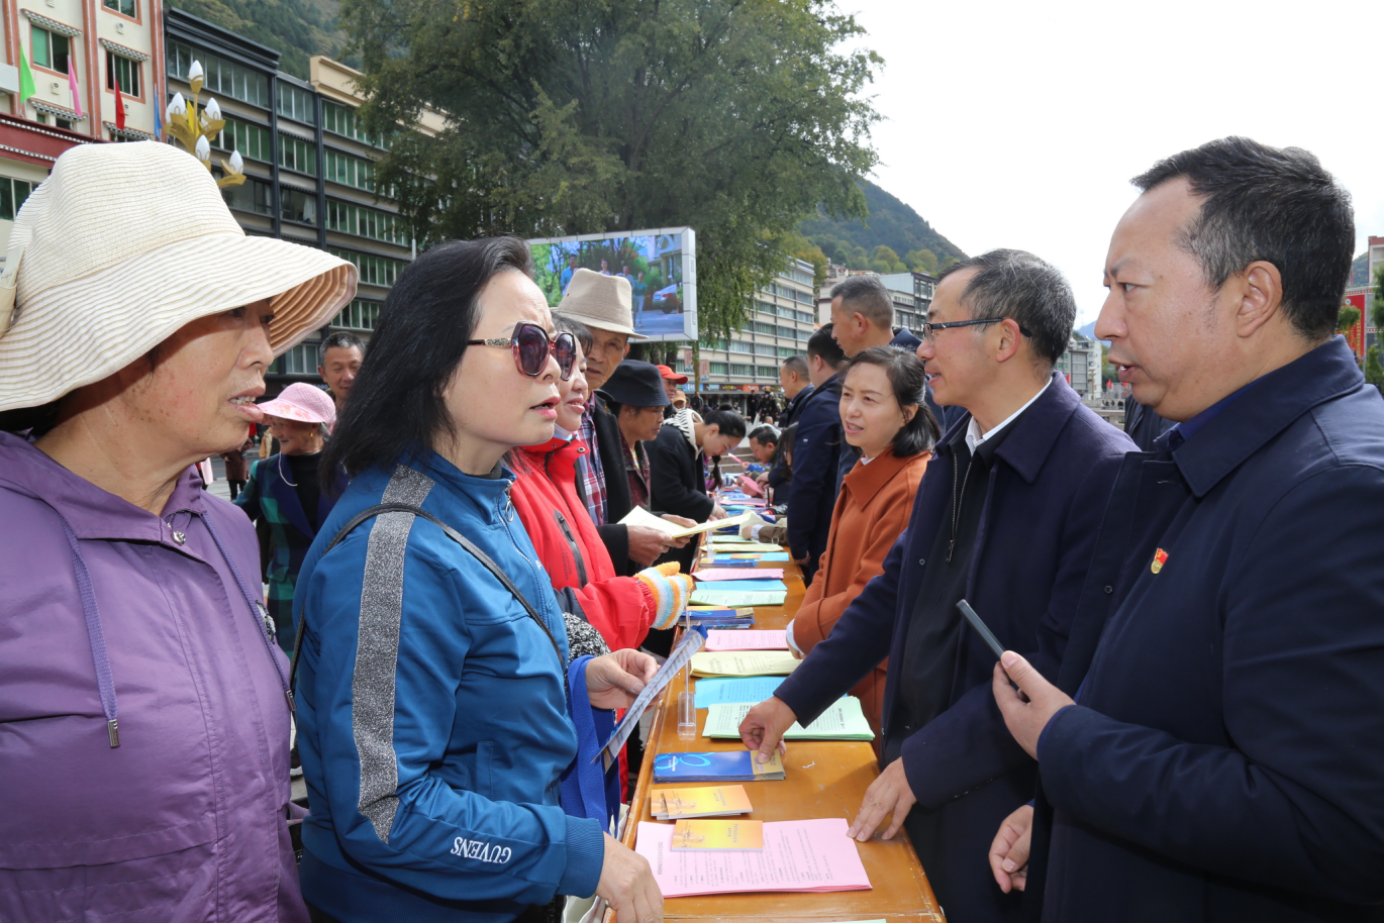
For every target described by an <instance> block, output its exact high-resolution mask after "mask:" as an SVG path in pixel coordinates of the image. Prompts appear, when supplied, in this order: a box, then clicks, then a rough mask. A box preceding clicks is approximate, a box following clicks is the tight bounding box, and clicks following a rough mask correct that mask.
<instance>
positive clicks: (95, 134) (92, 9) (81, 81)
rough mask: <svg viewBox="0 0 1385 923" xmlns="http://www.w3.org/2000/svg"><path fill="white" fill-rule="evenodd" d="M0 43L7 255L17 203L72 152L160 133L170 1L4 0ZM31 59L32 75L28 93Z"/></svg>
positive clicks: (0, 193)
mask: <svg viewBox="0 0 1385 923" xmlns="http://www.w3.org/2000/svg"><path fill="white" fill-rule="evenodd" d="M0 43H3V45H4V62H5V63H3V64H0V256H3V253H4V251H5V249H6V247H5V241H8V240H9V232H10V229H11V228H12V227H13V222H14V216H15V213H16V212H18V211H19V206H21V205H23V204H24V200H25V199H26V198H28V196H29V192H30V191H31V190H32V189H33V188H34V187H35V186H37V185H38V184H39V183H41V182H43V181H44V180H45V179H47V178H48V171H49V170H50V169H52V166H53V161H55V160H57V159H58V157H59V156H60V155H61V154H62V153H63V152H64V151H66V150H68V149H69V148H71V147H73V146H74V145H77V144H87V143H92V142H95V141H126V140H141V139H147V138H153V137H154V128H155V126H154V110H155V107H156V106H158V105H160V104H161V100H162V96H163V94H162V92H161V91H160V90H159V89H158V88H159V87H162V86H163V79H164V75H163V63H162V62H163V8H162V6H161V5H160V0H4V4H3V12H2V13H0ZM21 61H22V63H21ZM25 66H27V67H28V71H29V75H30V76H31V77H32V78H33V86H32V87H31V88H28V90H29V92H27V93H25V92H23V91H24V90H25V89H26V88H25V87H24V85H23V81H22V80H21V74H22V71H23V68H24V67H25ZM117 85H119V87H120V94H121V104H122V108H123V109H124V114H125V119H124V122H125V124H124V127H123V128H122V127H119V126H118V124H117V123H118V121H119V119H118V118H117V116H116V111H115V110H116V105H115V92H116V86H117ZM74 91H75V92H74ZM21 97H22V98H21Z"/></svg>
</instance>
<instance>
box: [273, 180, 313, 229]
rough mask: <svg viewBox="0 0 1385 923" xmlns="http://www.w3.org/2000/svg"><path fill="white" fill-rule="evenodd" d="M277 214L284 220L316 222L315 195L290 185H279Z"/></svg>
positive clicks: (300, 222)
mask: <svg viewBox="0 0 1385 923" xmlns="http://www.w3.org/2000/svg"><path fill="white" fill-rule="evenodd" d="M279 214H280V216H281V217H282V218H283V219H284V220H285V221H296V222H298V223H299V224H313V225H315V224H317V196H316V195H314V194H313V193H311V192H303V191H302V190H301V189H294V188H293V187H292V186H280V187H279Z"/></svg>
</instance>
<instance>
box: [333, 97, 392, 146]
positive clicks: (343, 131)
mask: <svg viewBox="0 0 1385 923" xmlns="http://www.w3.org/2000/svg"><path fill="white" fill-rule="evenodd" d="M322 127H323V128H324V129H326V130H327V131H330V132H335V133H336V134H339V135H343V136H345V137H347V138H350V139H352V140H353V141H360V142H361V143H362V144H370V145H374V146H375V147H378V148H382V149H384V150H389V140H388V139H387V138H380V137H375V136H372V135H371V134H370V133H369V132H367V131H366V130H365V127H364V126H362V125H361V120H360V119H359V118H357V116H356V110H355V109H352V108H351V107H350V106H343V105H342V104H341V103H334V102H332V101H330V100H326V99H324V100H323V101H322Z"/></svg>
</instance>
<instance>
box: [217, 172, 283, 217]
mask: <svg viewBox="0 0 1385 923" xmlns="http://www.w3.org/2000/svg"><path fill="white" fill-rule="evenodd" d="M272 192H273V187H272V186H270V185H269V183H265V182H261V181H260V180H257V179H254V178H253V177H246V178H245V182H244V183H241V184H240V185H239V186H227V187H226V188H225V189H223V190H221V197H222V198H223V199H225V200H226V204H227V206H229V207H230V208H234V209H238V210H240V211H243V212H253V213H254V214H256V215H268V214H271V213H272V212H273V211H274V200H273V196H272V195H271V193H272Z"/></svg>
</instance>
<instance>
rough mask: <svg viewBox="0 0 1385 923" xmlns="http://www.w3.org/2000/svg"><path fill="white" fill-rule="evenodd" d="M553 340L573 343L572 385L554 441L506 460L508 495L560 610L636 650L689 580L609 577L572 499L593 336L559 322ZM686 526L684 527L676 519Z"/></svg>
mask: <svg viewBox="0 0 1385 923" xmlns="http://www.w3.org/2000/svg"><path fill="white" fill-rule="evenodd" d="M557 323H558V326H559V328H560V329H562V330H563V333H561V334H559V336H560V337H564V336H576V337H577V342H578V345H579V347H580V351H579V353H578V355H577V361H576V363H575V364H574V365H573V369H572V377H571V378H569V379H568V380H567V381H561V382H559V383H558V425H557V428H556V429H555V430H554V433H553V438H552V439H550V440H548V441H546V442H544V443H542V444H540V445H533V446H526V447H525V448H523V449H520V450H518V451H516V452H514V453H512V454H511V463H512V464H513V466H514V468H515V472H516V473H517V475H518V477H517V478H516V479H515V486H514V490H513V492H512V494H513V496H514V501H515V508H516V509H517V510H519V518H520V521H521V522H523V523H524V528H525V530H526V531H527V532H528V533H529V537H530V539H531V540H532V541H533V542H534V547H535V548H536V549H537V550H538V553H539V560H540V561H541V562H542V563H543V566H544V568H545V569H546V570H547V571H548V576H549V578H550V579H551V580H552V581H553V588H554V589H555V590H558V591H559V598H560V599H561V600H563V603H564V606H565V608H568V610H569V611H571V612H580V613H581V615H582V616H584V617H585V619H586V621H587V622H589V623H590V624H591V625H592V627H594V628H595V629H596V630H597V631H598V632H600V634H601V637H602V638H603V639H604V640H605V642H606V643H607V644H608V645H610V646H611V648H612V649H619V648H622V647H636V648H637V647H639V646H640V644H642V643H643V642H644V639H645V636H646V635H648V634H649V630H650V629H651V628H654V629H664V628H669V627H670V626H672V625H673V623H674V621H675V620H676V619H677V618H678V616H679V615H681V614H682V612H683V609H684V607H685V606H686V604H687V601H688V597H689V596H690V595H691V593H692V578H691V577H689V576H687V575H686V574H680V573H678V565H677V564H676V563H670V564H663V565H660V566H659V567H657V568H655V567H649V568H645V569H644V570H642V571H640V572H639V573H638V574H636V575H635V576H633V577H618V576H616V569H615V564H614V563H613V562H612V561H611V555H610V552H608V551H607V550H606V546H605V545H604V544H603V543H602V541H601V536H600V535H598V534H597V531H596V524H595V523H594V522H592V518H591V514H590V513H588V512H587V506H586V504H585V503H583V502H582V498H581V496H580V495H579V494H578V493H577V459H579V458H581V457H582V456H583V455H585V454H586V453H587V452H588V451H590V449H589V448H588V446H587V444H586V443H585V442H583V441H582V440H581V439H578V438H576V436H575V435H574V434H575V433H576V432H577V430H578V428H579V427H580V426H581V424H582V412H583V410H584V409H585V408H586V404H587V399H588V397H590V392H589V391H588V389H587V379H586V376H585V374H584V370H585V367H586V359H585V354H586V352H587V351H588V350H590V349H591V347H592V335H591V332H590V331H589V330H588V329H587V327H586V326H585V325H584V324H582V323H581V322H580V321H576V320H572V319H570V318H560V319H559V320H558V321H557ZM679 522H680V523H681V524H684V525H693V524H694V523H693V521H692V520H689V519H680V520H679Z"/></svg>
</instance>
